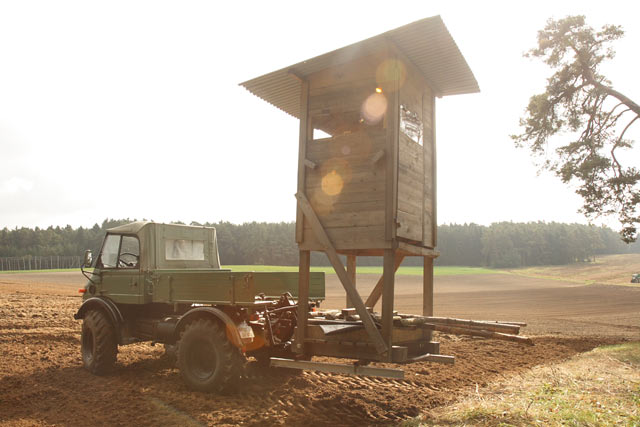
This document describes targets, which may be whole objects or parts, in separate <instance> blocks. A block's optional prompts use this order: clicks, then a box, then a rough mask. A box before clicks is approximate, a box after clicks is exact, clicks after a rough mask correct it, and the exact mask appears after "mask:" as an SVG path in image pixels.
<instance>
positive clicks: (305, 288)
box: [293, 251, 311, 354]
mask: <svg viewBox="0 0 640 427" xmlns="http://www.w3.org/2000/svg"><path fill="white" fill-rule="evenodd" d="M310 267H311V251H300V264H299V268H298V322H297V323H298V324H297V329H296V344H295V346H294V348H293V351H294V352H295V353H297V354H303V353H304V338H305V333H306V330H307V318H308V317H309V270H310Z"/></svg>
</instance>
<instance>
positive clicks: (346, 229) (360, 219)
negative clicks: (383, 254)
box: [301, 129, 386, 250]
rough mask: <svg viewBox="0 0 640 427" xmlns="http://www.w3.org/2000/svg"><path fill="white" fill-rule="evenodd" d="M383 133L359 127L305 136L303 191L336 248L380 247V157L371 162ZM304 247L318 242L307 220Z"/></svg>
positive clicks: (381, 145)
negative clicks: (325, 135) (307, 164)
mask: <svg viewBox="0 0 640 427" xmlns="http://www.w3.org/2000/svg"><path fill="white" fill-rule="evenodd" d="M385 134H386V133H385V132H384V130H380V129H369V130H363V131H360V132H356V133H349V134H344V135H340V136H335V137H333V138H327V139H321V140H316V141H309V142H308V143H307V147H306V154H307V159H308V160H310V161H312V162H313V163H314V164H315V165H316V167H315V168H314V169H311V168H307V171H306V174H307V176H306V194H307V198H308V199H309V202H310V203H311V206H312V207H313V209H314V211H315V212H316V214H317V215H318V218H319V219H320V222H321V223H322V224H323V226H324V228H325V230H326V232H327V234H328V235H329V238H330V239H331V240H332V242H333V244H334V246H335V247H336V249H338V250H347V249H368V248H379V247H384V221H385V216H384V208H385V205H384V196H385V193H384V190H385V168H384V162H381V161H379V162H375V163H374V162H373V160H374V158H375V155H376V153H378V152H379V151H380V150H384V148H385ZM303 236H304V237H303V243H302V245H301V248H302V249H317V248H318V247H319V242H318V241H317V239H316V238H315V235H314V234H313V231H312V230H311V228H310V227H309V226H307V225H305V228H304V235H303Z"/></svg>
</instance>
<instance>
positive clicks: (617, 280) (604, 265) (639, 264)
mask: <svg viewBox="0 0 640 427" xmlns="http://www.w3.org/2000/svg"><path fill="white" fill-rule="evenodd" d="M506 271H508V272H510V273H513V274H517V275H520V276H527V277H539V278H543V279H552V280H565V281H569V282H574V283H581V284H585V285H590V284H593V283H598V284H604V285H627V286H639V285H638V284H634V283H630V281H631V275H632V274H635V273H640V254H623V255H606V256H602V257H598V258H596V261H595V262H581V263H575V264H568V265H551V266H540V267H529V268H517V269H509V270H506Z"/></svg>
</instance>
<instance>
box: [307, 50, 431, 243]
mask: <svg viewBox="0 0 640 427" xmlns="http://www.w3.org/2000/svg"><path fill="white" fill-rule="evenodd" d="M381 64H382V65H381ZM389 64H391V65H389ZM381 70H383V71H384V72H381ZM385 70H386V71H385ZM389 70H391V72H390V71H389ZM393 70H395V71H393ZM398 70H399V71H398ZM307 82H308V83H307V84H308V86H307V87H308V98H307V99H306V102H307V104H306V108H305V113H306V114H305V115H304V116H305V120H304V121H305V122H306V125H301V132H306V134H305V135H304V136H303V137H301V144H302V145H301V153H303V155H304V158H302V159H301V162H303V163H304V166H303V167H302V169H303V170H302V171H301V172H302V176H300V179H299V185H300V186H299V191H303V192H304V193H305V194H306V196H307V198H308V200H309V203H310V204H311V206H312V207H313V209H314V211H315V212H316V214H317V216H318V218H319V220H320V222H321V223H322V225H323V227H324V228H325V231H326V233H327V235H328V236H329V238H330V239H331V241H332V242H333V244H334V246H335V248H336V249H337V250H342V251H347V250H364V249H384V248H390V247H391V246H392V242H393V240H395V239H396V238H400V239H403V240H405V241H410V242H412V243H414V244H417V245H419V246H427V247H431V248H432V247H434V246H435V233H434V227H435V164H434V155H435V151H434V137H433V135H434V132H433V130H434V128H433V105H434V103H433V100H434V98H433V94H432V91H431V90H430V88H429V85H428V83H427V82H426V81H425V80H424V78H423V76H422V74H421V72H420V71H419V70H418V69H417V68H416V67H415V66H414V65H413V64H412V63H411V62H410V61H409V60H408V59H407V58H406V57H404V55H403V54H402V53H401V52H399V51H398V50H397V49H396V48H395V47H394V46H392V45H389V46H388V47H387V49H385V50H384V51H380V52H367V53H364V54H363V56H360V57H358V58H345V60H344V62H341V63H338V64H331V65H328V67H327V68H326V69H324V70H322V71H319V72H317V73H315V74H312V75H311V76H309V77H308V79H307ZM376 88H380V89H381V90H382V94H383V95H384V97H385V98H386V100H387V103H388V107H387V110H386V113H385V114H384V115H383V117H382V118H381V120H379V121H378V122H376V123H373V124H372V123H368V122H367V120H365V119H363V113H362V107H363V103H364V102H365V100H366V99H367V98H368V97H369V96H371V95H373V94H375V93H376ZM380 89H378V91H380ZM303 100H304V97H303ZM401 105H403V106H404V107H405V108H407V109H409V110H410V111H411V112H412V113H415V114H416V115H417V116H418V117H419V119H420V121H421V122H422V124H423V135H422V144H420V143H418V142H416V141H414V140H412V139H411V138H410V137H408V136H407V135H406V134H405V133H404V132H402V131H401V130H400V117H399V114H400V112H399V111H400V106H401ZM314 129H319V130H322V131H324V132H326V133H328V134H330V135H331V137H330V138H324V139H318V136H315V138H316V139H315V140H314ZM303 141H304V142H303ZM298 222H299V224H298V230H299V234H298V241H299V243H300V249H301V250H322V249H323V248H322V246H321V244H320V242H319V241H318V239H316V237H315V235H314V233H313V231H312V230H311V228H310V227H309V225H308V224H307V223H306V221H304V224H301V223H300V222H301V217H300V216H299V217H298Z"/></svg>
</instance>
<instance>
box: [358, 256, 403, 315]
mask: <svg viewBox="0 0 640 427" xmlns="http://www.w3.org/2000/svg"><path fill="white" fill-rule="evenodd" d="M403 259H404V255H396V260H395V265H394V267H395V268H394V270H393V271H394V273H395V272H396V271H398V267H400V264H402V260H403ZM383 284H384V276H380V279H379V280H378V283H376V286H375V287H374V288H373V289H372V290H371V293H370V294H369V298H367V301H366V302H365V303H364V305H365V306H366V307H371V308H373V306H374V305H376V304H377V303H378V301H379V300H380V297H381V296H382V286H383Z"/></svg>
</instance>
